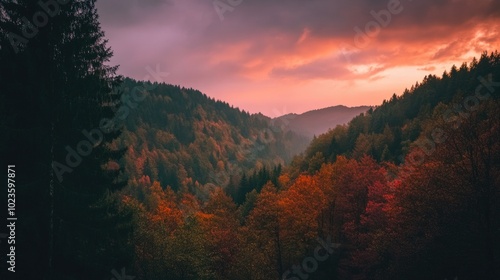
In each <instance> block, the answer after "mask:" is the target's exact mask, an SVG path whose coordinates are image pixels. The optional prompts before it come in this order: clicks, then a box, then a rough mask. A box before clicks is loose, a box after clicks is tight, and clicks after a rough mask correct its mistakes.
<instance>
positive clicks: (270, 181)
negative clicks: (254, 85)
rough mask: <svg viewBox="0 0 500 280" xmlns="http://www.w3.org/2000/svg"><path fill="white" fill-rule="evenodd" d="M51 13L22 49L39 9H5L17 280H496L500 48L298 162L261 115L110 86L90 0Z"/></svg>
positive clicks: (3, 74) (286, 136)
mask: <svg viewBox="0 0 500 280" xmlns="http://www.w3.org/2000/svg"><path fill="white" fill-rule="evenodd" d="M63 2H64V4H62V3H63ZM51 3H52V4H54V3H56V2H55V1H53V2H51ZM57 3H59V4H60V5H64V9H59V10H58V11H57V13H56V12H55V10H52V12H53V13H55V14H57V17H56V16H55V14H54V16H50V20H47V22H44V24H43V26H42V24H39V25H40V26H38V27H39V28H36V32H34V35H33V34H31V35H33V36H29V37H30V38H29V40H28V39H26V38H25V39H24V40H22V39H20V37H16V38H17V39H18V40H17V41H15V42H14V43H15V44H14V47H13V41H12V40H13V38H14V37H13V35H12V34H14V33H16V34H17V33H18V32H19V29H18V26H22V24H23V23H25V21H26V20H25V18H27V17H31V18H33V17H32V16H33V14H34V13H36V12H37V11H39V10H40V8H39V3H38V1H34V0H17V1H15V0H11V1H8V0H5V1H2V2H0V4H1V5H0V43H1V49H0V100H2V101H3V102H1V103H0V114H1V116H2V117H1V118H0V130H1V131H2V136H1V137H0V144H1V146H0V147H1V151H0V154H1V159H2V161H4V160H5V161H9V162H8V163H5V164H4V166H7V164H9V165H13V166H14V165H15V170H16V171H15V172H16V174H18V175H16V176H18V177H16V182H15V183H16V188H13V187H11V186H10V185H9V187H8V188H9V194H11V192H12V191H11V190H15V195H16V196H17V198H18V200H17V201H18V203H17V204H16V211H17V212H16V215H17V217H18V219H19V221H18V222H17V221H16V222H17V224H16V230H17V232H16V238H17V239H16V241H17V243H16V244H15V248H14V249H15V250H14V251H16V252H17V255H16V257H17V259H16V263H17V265H16V269H17V271H18V272H17V274H16V275H15V276H14V277H17V279H31V278H39V279H50V280H53V279H56V280H70V279H71V280H74V279H77V280H80V279H81V280H88V279H119V278H120V279H147V280H160V279H172V280H190V279H192V280H212V279H222V280H226V279H227V280H230V279H231V280H232V279H243V280H245V279H248V280H269V279H276V280H278V279H290V280H292V279H293V280H297V279H312V280H323V279H324V280H326V279H341V280H358V279H376V280H378V279H389V280H392V279H394V280H396V279H410V280H412V279H415V280H417V279H418V280H420V279H435V280H441V279H488V280H490V279H491V280H497V279H500V118H499V115H500V100H499V98H498V97H499V96H500V54H499V53H498V52H493V53H491V54H488V53H486V52H485V53H484V54H483V55H482V56H481V57H480V58H479V59H474V60H472V61H471V62H470V63H469V64H466V63H464V64H462V65H461V66H460V67H459V68H457V67H455V66H454V67H452V68H451V69H450V71H447V72H445V73H443V75H442V76H441V77H437V76H434V75H429V76H427V77H425V78H424V80H423V81H421V82H419V83H417V84H415V85H414V86H412V87H411V88H410V89H407V90H405V91H404V92H403V93H402V94H401V95H399V96H398V95H395V94H394V95H393V96H392V97H391V98H390V99H389V100H387V101H384V102H383V104H381V105H380V106H377V107H376V108H374V109H370V110H368V112H366V113H363V114H361V115H359V116H357V117H356V118H354V119H353V120H351V121H350V122H349V123H348V124H346V125H340V126H337V127H336V128H334V129H332V130H330V131H329V132H327V133H325V134H322V135H319V136H317V137H315V138H314V139H313V140H312V142H311V143H310V144H309V146H308V147H307V149H305V151H304V152H303V153H302V154H299V155H297V156H295V157H292V156H293V155H294V152H297V151H300V150H301V149H302V148H303V147H304V146H305V144H306V141H305V139H304V138H301V137H298V136H297V135H296V134H294V133H292V132H291V131H289V130H286V129H283V127H282V126H280V125H277V126H276V125H275V123H273V122H272V121H271V119H269V118H267V117H265V116H263V115H259V114H258V115H250V114H248V113H247V112H245V111H241V110H239V109H237V108H233V107H232V106H230V105H229V104H227V103H225V102H221V101H216V100H214V99H213V98H209V97H208V96H206V95H204V94H202V93H201V92H199V91H197V90H194V89H187V88H183V87H180V86H173V85H168V84H163V83H162V84H159V83H151V82H139V81H135V80H132V79H127V78H123V77H121V76H119V75H117V74H116V70H117V67H115V66H109V65H108V64H109V61H110V58H111V57H112V51H111V50H110V48H109V47H108V46H107V41H106V39H105V37H104V33H103V32H102V30H101V29H100V25H99V22H98V16H97V11H96V9H95V1H94V0H74V1H57ZM54 5H55V4H54ZM54 7H55V6H53V8H54ZM58 7H59V8H60V7H62V6H58ZM47 19H49V18H48V17H47ZM26 28H27V27H26ZM25 31H26V30H25ZM31 31H34V28H33V27H32V30H31ZM24 33H26V32H24ZM23 35H26V34H23ZM134 94H139V95H134ZM130 95H132V96H135V97H136V99H135V101H137V102H135V103H133V104H132V103H130V104H129V103H128V101H127V100H129V101H130V99H128V97H129V96H130ZM131 104H132V105H131ZM125 105H127V106H128V107H127V108H125V107H124V106H125ZM124 108H125V109H124ZM104 119H113V120H116V122H114V123H113V125H103V122H102V120H104ZM108 124H109V123H108ZM98 128H99V129H100V130H98ZM82 139H83V140H82ZM17 178H19V179H17ZM4 196H5V197H7V193H4ZM9 197H10V196H9ZM4 220H5V219H4ZM0 234H1V233H0ZM0 246H1V247H2V252H3V249H4V246H6V245H5V242H2V243H1V244H0ZM12 246H14V245H12ZM11 248H12V247H10V248H9V250H11V251H12V249H11ZM6 264H7V263H6V262H2V263H1V268H2V273H3V272H5V271H7V269H6V268H5V266H6ZM9 265H10V264H9ZM2 279H3V278H2Z"/></svg>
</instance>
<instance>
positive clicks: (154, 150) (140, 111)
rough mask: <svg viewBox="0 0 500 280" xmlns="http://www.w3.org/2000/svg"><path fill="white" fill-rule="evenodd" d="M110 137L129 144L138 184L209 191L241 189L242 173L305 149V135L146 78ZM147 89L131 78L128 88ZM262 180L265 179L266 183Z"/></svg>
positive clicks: (131, 173)
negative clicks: (141, 93) (116, 133)
mask: <svg viewBox="0 0 500 280" xmlns="http://www.w3.org/2000/svg"><path fill="white" fill-rule="evenodd" d="M145 87H146V88H150V90H148V91H144V96H143V97H141V99H143V100H142V101H140V102H139V103H138V104H137V105H136V107H135V108H131V109H130V114H129V115H128V116H127V118H125V120H124V129H123V133H122V135H121V136H120V138H119V139H117V140H116V141H115V142H114V143H113V148H115V149H127V152H126V154H125V157H124V160H123V162H122V163H123V165H124V166H125V175H126V179H128V180H129V184H130V186H131V187H132V188H133V189H136V190H137V188H140V187H142V186H145V185H148V184H150V183H151V182H154V181H158V182H160V184H161V185H162V186H164V187H167V186H169V187H171V188H172V189H173V190H176V191H177V190H183V191H186V192H190V193H195V194H197V195H199V196H201V197H208V192H209V190H210V189H213V188H214V187H215V186H220V187H224V188H226V187H231V188H236V187H237V185H239V183H240V180H241V179H242V177H243V176H246V175H247V174H248V175H251V174H252V172H254V171H255V172H257V171H259V170H261V169H266V168H267V169H269V170H271V169H273V168H275V167H277V166H280V165H284V164H285V163H286V162H289V161H290V159H291V158H292V156H293V155H295V154H297V153H299V152H301V151H303V150H304V149H305V147H306V145H307V143H308V141H309V140H308V138H307V137H304V136H298V135H296V134H294V133H293V132H291V131H289V130H286V129H282V127H279V126H273V122H272V121H271V119H269V118H268V117H265V116H263V115H261V114H254V115H250V114H249V113H247V112H245V111H241V110H239V109H238V108H233V107H232V106H230V105H229V104H227V103H225V102H222V101H217V100H214V99H212V98H210V97H207V96H206V95H205V94H202V93H201V92H199V91H197V90H193V89H187V88H182V87H179V86H173V85H167V84H155V85H153V84H149V86H148V85H146V86H145ZM140 89H142V90H143V83H139V82H136V81H134V80H131V79H126V80H125V81H124V83H123V85H122V87H121V89H120V92H121V93H122V94H125V95H127V94H128V95H130V94H132V92H133V91H136V90H140ZM264 183H265V182H264Z"/></svg>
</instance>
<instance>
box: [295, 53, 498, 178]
mask: <svg viewBox="0 0 500 280" xmlns="http://www.w3.org/2000/svg"><path fill="white" fill-rule="evenodd" d="M499 59H500V58H499V55H498V53H497V52H495V53H492V54H491V55H489V54H487V53H484V54H483V55H482V57H481V58H480V59H479V60H477V59H476V58H474V59H473V60H472V61H471V62H470V63H469V64H467V63H463V64H462V65H461V66H460V68H457V67H456V66H453V67H452V68H451V69H450V71H445V72H444V73H443V75H442V76H441V77H437V76H434V75H428V76H426V77H425V78H424V79H423V81H421V82H417V83H416V84H415V85H413V86H412V87H411V88H410V89H406V90H405V91H404V92H403V94H402V95H400V96H397V95H396V94H394V95H393V96H392V97H391V98H390V99H389V100H385V101H384V102H383V103H382V104H381V105H380V106H378V107H376V108H375V109H374V110H369V111H368V112H367V113H364V114H361V115H359V116H358V117H356V118H354V119H353V120H352V121H351V122H349V124H348V125H344V126H338V127H336V128H335V129H332V130H331V131H329V132H328V133H325V134H323V135H321V136H319V137H317V138H315V139H314V140H313V142H312V143H311V145H310V146H309V148H308V149H307V151H306V152H305V153H304V155H303V158H301V157H297V158H296V159H295V160H294V161H295V163H294V165H295V167H296V169H297V172H300V171H307V170H317V169H318V168H319V167H320V166H321V163H323V162H331V161H334V160H335V158H336V157H337V156H338V155H345V156H348V157H353V158H358V159H359V158H360V157H361V156H363V155H365V154H367V155H370V156H371V157H373V158H374V159H376V160H377V161H379V162H381V161H391V162H394V163H401V162H403V161H404V157H405V155H406V154H407V153H408V152H409V150H410V149H411V146H412V145H414V144H415V143H414V142H415V140H417V138H418V137H419V136H420V135H421V133H422V132H423V131H424V130H425V126H426V124H427V123H428V122H429V121H430V119H431V118H432V117H434V118H436V117H437V116H436V115H437V114H440V117H441V118H443V119H445V120H446V122H447V123H448V124H454V123H460V122H461V119H462V118H464V117H465V116H467V115H468V114H469V113H470V111H472V110H474V109H475V108H476V105H477V104H476V103H484V102H485V101H486V100H488V99H490V96H491V99H495V98H497V97H498V95H499V90H496V91H493V92H491V93H490V92H489V90H490V89H492V88H493V86H494V85H495V80H494V79H493V77H498V75H500V68H499V66H498V64H499ZM478 87H479V91H478ZM493 89H494V88H493ZM484 91H486V92H484ZM476 95H477V97H475V96H476ZM483 95H484V96H483ZM445 107H446V108H445ZM429 137H430V135H429ZM417 144H421V143H417Z"/></svg>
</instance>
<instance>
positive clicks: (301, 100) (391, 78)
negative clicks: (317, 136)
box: [97, 0, 500, 117]
mask: <svg viewBox="0 0 500 280" xmlns="http://www.w3.org/2000/svg"><path fill="white" fill-rule="evenodd" d="M101 2H102V3H101ZM188 2H189V3H188ZM97 6H98V12H99V14H100V21H101V23H102V27H103V29H104V31H105V32H106V37H107V38H108V39H109V45H110V47H111V48H112V49H113V50H114V53H115V56H114V57H113V59H112V61H111V63H113V64H119V65H121V66H120V69H119V74H122V75H124V76H128V77H131V78H135V79H143V78H144V76H145V75H146V74H147V72H146V70H145V68H146V67H147V66H149V67H151V68H155V66H156V65H160V68H161V70H162V71H165V72H169V73H170V75H169V76H168V77H167V78H166V79H165V80H164V82H166V83H170V84H177V85H181V86H184V87H191V88H195V89H198V90H200V91H201V92H203V93H205V94H207V95H209V96H211V97H213V98H216V99H220V100H223V101H226V102H228V103H230V104H231V105H234V106H236V107H239V108H240V109H242V110H245V111H249V112H251V113H258V112H262V113H263V114H265V115H267V116H270V117H276V116H277V115H276V114H277V113H276V112H279V114H286V113H302V112H305V111H309V110H313V109H320V108H325V107H329V106H335V105H346V106H362V105H379V104H381V103H382V101H383V100H384V99H389V98H390V97H391V96H392V95H393V94H394V93H396V94H397V95H399V94H401V93H402V92H403V91H404V89H405V88H409V87H411V85H413V84H415V82H417V81H421V80H422V79H423V78H424V77H425V76H426V75H428V74H435V75H437V76H441V75H442V73H443V72H444V71H445V70H446V71H449V69H450V68H451V67H452V65H456V66H457V67H459V66H460V65H461V64H462V63H464V62H470V61H471V60H472V58H473V57H477V58H479V56H480V55H481V53H482V52H484V51H488V52H491V51H495V50H497V49H498V46H500V45H499V43H500V36H499V34H500V32H499V30H500V29H499V27H500V3H498V2H495V1H490V0H480V1H472V0H443V1H440V2H439V3H435V2H433V1H431V0H419V1H411V0H406V1H401V2H399V1H396V0H385V1H383V0H377V1H367V0H365V1H358V2H356V3H351V2H347V1H324V0H311V1H298V0H294V1H288V0H287V1H273V2H269V1H264V0H252V1H250V0H243V1H241V3H240V4H239V5H237V6H234V7H231V8H232V10H229V9H228V10H226V11H224V12H223V13H222V14H223V20H222V21H221V18H220V17H219V15H220V14H221V10H219V12H217V10H216V9H215V8H214V4H213V2H211V1H198V2H196V3H193V2H190V1H180V0H171V1H167V0H163V1H160V0H146V1H140V2H139V1H130V2H125V3H122V2H119V1H118V0H109V1H98V4H97ZM360 30H361V31H363V32H364V33H365V35H361V34H360V32H361V31H360ZM366 31H368V32H366Z"/></svg>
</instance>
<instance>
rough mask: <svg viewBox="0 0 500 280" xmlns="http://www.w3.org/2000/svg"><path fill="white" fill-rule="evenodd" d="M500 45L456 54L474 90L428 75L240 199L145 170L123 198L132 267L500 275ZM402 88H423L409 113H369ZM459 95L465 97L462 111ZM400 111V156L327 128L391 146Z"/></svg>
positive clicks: (178, 274)
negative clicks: (201, 193)
mask: <svg viewBox="0 0 500 280" xmlns="http://www.w3.org/2000/svg"><path fill="white" fill-rule="evenodd" d="M499 58H500V55H499V54H497V53H494V54H492V55H483V56H482V57H481V59H480V60H479V61H478V62H473V63H472V64H471V67H470V68H469V67H465V65H464V66H463V67H462V68H463V69H464V70H462V71H465V72H463V73H466V74H464V75H463V76H462V77H461V79H460V81H461V80H463V81H470V87H471V88H472V91H470V92H471V93H472V96H475V97H476V99H473V98H472V97H468V96H469V95H465V94H464V93H462V91H461V90H460V89H457V91H456V93H455V94H451V95H450V96H449V97H446V98H444V97H445V96H447V95H446V93H440V91H439V88H433V87H430V86H427V90H428V91H429V92H435V96H441V97H443V98H437V97H435V96H434V98H435V99H436V100H434V99H432V100H434V101H429V100H427V99H426V98H428V97H427V96H425V94H426V92H427V91H423V89H421V88H420V87H422V85H423V86H425V85H427V83H429V82H426V81H429V78H426V81H424V82H423V83H422V85H420V86H418V87H417V88H419V89H415V88H414V89H413V90H412V93H409V94H406V95H403V96H402V97H395V98H393V99H392V101H389V102H384V104H383V105H382V106H380V107H378V108H377V109H375V110H374V111H373V112H370V113H369V114H367V115H365V116H360V117H358V118H357V119H355V120H353V121H352V122H351V123H350V124H349V125H347V126H341V127H337V128H336V129H335V130H333V131H331V132H329V133H328V134H325V135H321V136H319V137H318V138H317V139H316V140H315V141H313V143H312V144H311V146H310V147H309V149H308V151H309V152H310V151H311V150H315V149H318V147H330V146H333V148H336V149H339V151H343V152H342V153H340V152H337V153H330V154H327V153H325V155H328V156H334V157H333V158H332V159H330V158H325V157H323V156H322V155H321V154H320V155H319V156H316V155H317V153H316V154H315V156H313V157H310V158H307V157H304V158H302V159H300V160H296V161H295V162H294V164H292V165H291V166H289V167H287V168H285V171H284V172H280V173H279V174H280V175H279V176H278V177H277V178H274V177H273V176H267V178H269V181H268V182H267V183H266V184H265V185H264V186H263V187H259V185H260V184H261V183H258V181H259V180H253V181H252V182H253V183H249V181H250V180H248V178H246V179H244V180H242V181H241V182H242V184H243V183H244V184H245V188H248V185H252V184H253V188H252V187H250V188H249V189H248V190H247V192H246V196H245V199H244V201H243V202H242V203H241V204H240V205H237V204H235V203H234V200H233V199H231V197H230V196H228V195H227V194H226V192H225V191H224V190H222V189H220V188H216V189H215V190H213V191H211V192H210V194H209V197H208V199H207V200H206V201H202V200H199V199H198V198H196V197H195V196H193V195H192V194H189V193H186V192H184V193H181V192H177V193H175V192H174V191H172V190H171V188H166V189H164V188H162V187H161V185H160V184H159V183H157V182H155V183H151V184H150V186H149V187H146V188H145V192H144V197H143V198H142V199H136V198H134V197H128V198H127V200H126V202H125V203H126V205H128V206H127V207H129V208H130V209H133V211H134V212H135V213H136V215H137V216H136V217H137V218H136V219H137V220H136V222H137V229H138V230H137V232H136V233H135V235H134V238H135V239H134V240H136V241H134V243H135V244H137V245H136V257H137V259H136V266H135V268H136V271H137V274H138V275H139V277H140V278H143V279H163V278H164V277H165V275H168V278H169V279H321V280H322V279H325V280H326V279H415V280H417V279H436V280H438V279H439V280H441V279H491V280H493V279H498V277H499V276H500V270H499V267H500V235H499V234H498V233H499V232H500V161H499V159H500V118H498V115H499V113H500V102H499V100H498V95H499V94H498V92H499V91H500V87H499V85H498V83H496V82H495V81H499V80H500V75H499V74H500V73H499V71H498V69H499V67H500V64H499ZM479 65H481V67H479ZM478 68H481V69H482V70H481V71H479V70H478ZM451 72H452V73H454V70H453V69H452V71H451ZM489 73H492V75H491V76H489ZM451 75H455V74H451ZM476 75H477V76H476ZM446 77H447V75H445V77H444V78H442V79H437V80H436V84H435V85H434V86H441V87H442V86H443V84H442V83H445V82H443V80H447V79H451V77H450V78H446ZM480 77H484V80H482V79H480ZM478 78H479V79H478ZM430 80H433V78H431V79H430ZM474 80H476V81H477V83H476V86H475V87H472V84H473V81H474ZM446 83H447V82H446ZM465 84H467V83H465ZM480 85H483V86H480ZM476 88H478V89H479V90H478V91H475V89H476ZM421 92H423V93H421ZM421 94H424V97H425V98H422V97H421V96H420V95H421ZM408 98H410V99H411V100H412V101H411V102H416V101H415V100H421V103H418V104H419V105H421V106H422V107H421V108H417V109H413V112H415V113H414V114H415V115H414V117H413V118H410V116H411V115H409V116H408V117H404V118H402V119H397V120H392V119H386V120H383V121H382V123H381V124H378V123H377V122H376V121H374V122H373V123H374V124H377V126H376V127H372V124H371V123H372V120H373V118H375V117H374V116H382V115H384V114H386V113H387V112H391V111H392V110H393V109H394V110H395V108H404V106H405V105H404V104H406V102H410V101H407V100H406V99H408ZM465 100H468V101H467V103H464V102H465ZM473 101H474V102H473ZM428 104H432V106H431V105H428ZM455 104H462V106H468V107H467V108H469V110H467V111H463V112H462V114H459V113H458V112H456V111H454V110H455V108H456V107H457V106H456V105H455ZM412 108H413V107H412ZM431 109H432V110H431ZM450 112H452V113H450ZM453 112H455V113H453ZM387 114H389V113H387ZM402 114H403V112H402ZM404 114H407V112H404ZM450 114H451V115H450ZM443 116H445V117H443ZM363 122H364V125H361V124H363ZM396 122H397V123H398V124H395V123H396ZM360 123H361V124H360ZM410 123H412V124H413V125H415V126H416V127H417V128H418V129H416V130H415V131H414V132H413V133H415V135H414V136H411V137H410V136H408V135H407V134H406V132H405V131H406V130H407V129H409V128H408V127H409V126H410V125H409V124H410ZM397 125H401V126H402V128H400V129H401V131H402V132H401V135H402V136H400V138H399V139H400V140H398V141H397V144H398V145H401V142H403V140H401V139H405V140H404V141H409V142H410V143H408V144H407V146H406V148H407V152H405V154H406V155H405V158H404V159H405V160H404V163H403V164H397V163H395V162H394V161H395V160H396V159H397V158H393V160H394V161H391V160H384V159H380V158H377V159H374V158H373V154H371V152H372V151H377V149H375V148H374V149H372V150H366V151H362V150H357V149H356V145H353V146H352V147H351V148H348V147H347V146H337V145H332V143H331V142H329V141H327V140H328V139H330V141H332V140H331V139H332V138H333V139H335V141H337V142H334V144H335V143H344V145H348V144H349V143H345V142H342V141H347V140H346V139H343V138H342V137H347V136H349V137H353V138H354V137H357V138H360V137H367V136H366V135H365V136H362V135H364V134H363V133H362V132H361V131H357V130H356V129H359V127H363V130H362V131H363V132H365V133H368V132H370V131H371V132H380V134H376V133H372V134H367V135H368V136H369V137H374V138H376V137H380V138H381V139H380V140H379V141H380V142H381V143H387V144H386V145H387V146H388V147H389V145H390V144H391V143H393V142H391V141H394V140H392V138H390V137H388V138H382V136H383V135H384V131H385V133H386V134H388V135H390V133H392V131H393V130H394V129H397V128H398V126H397ZM377 129H378V130H377ZM356 133H357V134H356ZM380 135H382V136H380ZM374 138H372V139H374ZM325 139H327V140H325ZM390 140H391V141H390ZM359 141H361V140H359ZM359 141H357V142H359ZM431 141H432V142H431ZM370 142H373V141H370ZM324 143H327V145H325V144H324ZM320 144H321V145H323V146H321V145H320ZM396 146H397V145H396ZM387 149H389V148H387ZM327 151H328V150H327ZM388 159H391V158H388ZM306 160H308V162H307V164H305V167H303V166H301V165H300V164H301V163H303V162H306ZM266 172H268V173H272V172H269V171H265V172H264V171H263V170H261V172H258V173H254V174H255V176H256V178H264V177H266V176H264V174H265V173H266ZM251 176H252V177H253V175H251Z"/></svg>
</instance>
